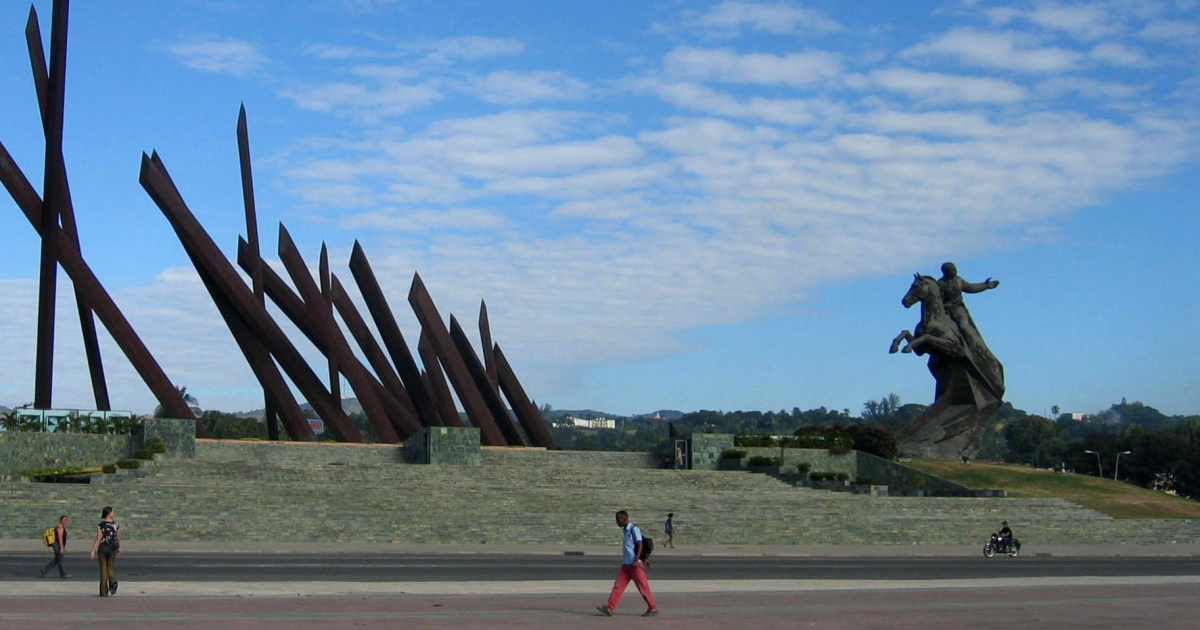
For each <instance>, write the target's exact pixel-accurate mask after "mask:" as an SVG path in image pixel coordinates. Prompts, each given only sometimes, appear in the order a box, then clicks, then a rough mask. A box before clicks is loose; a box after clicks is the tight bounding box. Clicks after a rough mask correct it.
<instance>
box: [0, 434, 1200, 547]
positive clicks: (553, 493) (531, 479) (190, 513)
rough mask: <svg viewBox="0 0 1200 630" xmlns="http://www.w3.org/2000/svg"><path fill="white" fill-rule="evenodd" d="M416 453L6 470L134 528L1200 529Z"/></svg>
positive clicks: (583, 532)
mask: <svg viewBox="0 0 1200 630" xmlns="http://www.w3.org/2000/svg"><path fill="white" fill-rule="evenodd" d="M482 462H483V463H482V464H481V465H479V466H443V465H413V464H405V463H402V462H400V461H399V456H398V450H397V449H396V448H395V447H363V446H359V447H354V448H328V449H322V447H320V446H314V445H304V446H300V447H299V448H292V447H290V446H289V445H278V444H271V445H264V444H261V443H259V444H237V443H220V444H213V445H211V446H210V445H207V444H204V443H198V444H197V451H196V458H195V459H171V460H166V461H163V462H159V463H158V464H157V465H156V466H154V467H153V468H152V470H151V472H150V474H148V475H147V476H145V477H141V478H136V479H130V480H126V481H125V482H124V483H111V484H95V485H68V484H33V483H0V505H3V513H4V518H3V520H4V521H5V523H6V524H7V525H8V527H7V531H8V532H10V533H11V535H13V536H18V537H28V538H30V539H36V538H37V537H38V535H39V534H40V532H41V530H42V529H44V528H45V527H47V526H48V525H47V524H49V523H53V522H54V521H55V520H56V519H57V517H58V516H59V515H60V514H70V515H71V516H72V517H73V521H74V523H75V527H76V528H85V527H86V528H90V526H91V523H92V521H95V520H98V518H97V517H98V515H99V512H100V508H101V507H103V506H105V505H112V506H115V507H116V508H117V513H118V521H119V522H120V523H121V525H122V530H123V533H124V535H125V536H126V537H128V538H129V539H145V540H228V541H289V542H322V541H325V542H334V541H337V542H410V543H480V542H488V543H534V544H536V543H544V544H555V545H570V544H581V545H582V544H588V545H593V544H615V543H614V530H615V525H614V523H613V512H614V511H615V510H617V509H626V510H629V512H630V515H631V517H632V520H633V521H634V522H636V523H639V524H641V525H643V527H644V528H645V529H646V530H647V533H648V534H649V535H651V536H655V534H656V533H657V534H658V535H661V524H662V521H663V520H665V518H666V513H667V512H674V513H675V515H676V517H675V521H676V528H677V534H676V535H677V537H678V538H679V539H680V540H681V541H687V542H688V543H693V544H755V543H762V544H799V545H822V544H971V543H979V544H982V542H983V541H984V540H985V539H986V536H987V535H988V534H989V533H990V532H991V531H993V530H995V529H996V527H997V526H998V524H999V522H1000V521H1001V520H1008V521H1009V522H1010V523H1012V524H1013V526H1014V528H1015V529H1017V531H1018V535H1019V536H1020V537H1021V538H1022V540H1023V541H1024V542H1025V543H1026V544H1027V545H1029V544H1075V543H1125V542H1142V543H1171V542H1179V543H1185V542H1186V543H1197V542H1200V521H1188V520H1130V519H1112V518H1109V517H1106V516H1104V515H1102V514H1100V513H1098V512H1095V511H1092V510H1087V509H1084V508H1082V507H1080V506H1078V505H1075V504H1072V503H1069V502H1066V501H1063V500H1059V499H1008V498H987V499H983V498H935V497H921V498H916V497H872V496H867V495H853V494H848V493H835V492H827V491H821V490H813V489H807V488H795V487H792V486H790V485H788V484H785V483H783V482H780V481H778V480H776V479H773V478H771V477H769V476H767V475H757V474H749V473H744V472H724V471H674V470H656V469H651V468H649V462H648V461H647V459H646V456H645V455H644V454H638V453H570V452H559V451H551V452H547V451H538V450H533V449H528V450H518V449H485V450H484V451H483V453H482Z"/></svg>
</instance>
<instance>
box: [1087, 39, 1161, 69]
mask: <svg viewBox="0 0 1200 630" xmlns="http://www.w3.org/2000/svg"><path fill="white" fill-rule="evenodd" d="M1089 56H1090V57H1091V58H1092V59H1095V60H1097V61H1101V62H1104V63H1110V64H1112V65H1114V66H1122V67H1125V68H1149V67H1152V66H1153V65H1155V64H1154V61H1153V60H1151V59H1150V57H1148V56H1146V53H1144V52H1142V51H1141V50H1138V49H1136V48H1131V47H1129V46H1126V45H1125V44H1118V43H1116V42H1109V43H1104V44H1099V45H1097V46H1095V47H1094V48H1092V50H1091V52H1090V53H1089Z"/></svg>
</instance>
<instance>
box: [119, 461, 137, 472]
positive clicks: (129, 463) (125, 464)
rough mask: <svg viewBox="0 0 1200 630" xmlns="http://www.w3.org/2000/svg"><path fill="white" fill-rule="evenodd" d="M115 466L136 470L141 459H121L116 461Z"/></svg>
mask: <svg viewBox="0 0 1200 630" xmlns="http://www.w3.org/2000/svg"><path fill="white" fill-rule="evenodd" d="M117 467H118V468H124V469H125V470H137V469H138V468H141V467H142V460H140V459H122V460H121V461H119V462H117Z"/></svg>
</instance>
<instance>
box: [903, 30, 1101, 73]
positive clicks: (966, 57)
mask: <svg viewBox="0 0 1200 630" xmlns="http://www.w3.org/2000/svg"><path fill="white" fill-rule="evenodd" d="M903 54H904V55H905V56H907V57H951V58H954V59H957V60H959V61H961V62H962V63H965V64H968V65H974V66H981V67H984V68H995V69H1001V70H1013V71H1017V72H1030V73H1038V74H1041V73H1058V72H1067V71H1070V70H1073V69H1075V67H1076V66H1077V65H1078V64H1079V62H1080V60H1081V58H1082V55H1081V54H1080V53H1078V52H1075V51H1071V50H1066V49H1063V48H1057V47H1053V46H1040V45H1038V44H1037V43H1036V41H1034V40H1032V39H1030V38H1027V37H1023V36H1020V35H1017V34H1014V33H989V32H986V31H980V30H978V29H974V28H959V29H955V30H952V31H950V32H949V33H945V34H943V35H941V36H938V37H935V38H933V39H932V40H931V41H929V42H927V43H924V44H918V45H917V46H913V47H912V48H909V49H908V50H907V51H905V52H904V53H903Z"/></svg>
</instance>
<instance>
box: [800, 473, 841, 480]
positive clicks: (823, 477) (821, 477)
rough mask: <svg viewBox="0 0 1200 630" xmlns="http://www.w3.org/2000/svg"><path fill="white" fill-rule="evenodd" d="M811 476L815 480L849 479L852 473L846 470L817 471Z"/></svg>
mask: <svg viewBox="0 0 1200 630" xmlns="http://www.w3.org/2000/svg"><path fill="white" fill-rule="evenodd" d="M809 477H811V478H812V480H813V481H848V480H849V479H850V475H849V474H847V473H844V472H815V473H813V474H811V475H809Z"/></svg>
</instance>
